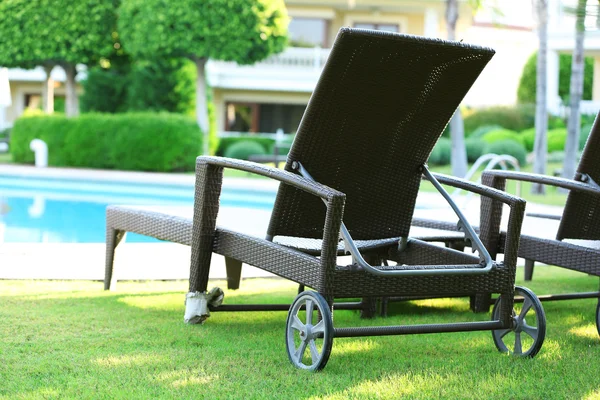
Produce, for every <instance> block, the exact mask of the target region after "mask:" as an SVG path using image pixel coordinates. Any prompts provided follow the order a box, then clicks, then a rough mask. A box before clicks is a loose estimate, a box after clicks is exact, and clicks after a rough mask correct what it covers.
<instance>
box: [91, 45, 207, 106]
mask: <svg viewBox="0 0 600 400" xmlns="http://www.w3.org/2000/svg"><path fill="white" fill-rule="evenodd" d="M115 59H117V58H116V57H115ZM117 60H118V62H115V65H111V67H110V68H107V69H104V68H100V67H94V68H91V69H90V70H89V72H88V76H87V79H86V80H85V81H84V82H83V88H84V93H83V95H82V97H81V110H82V111H83V112H91V111H94V112H109V113H118V112H127V111H167V112H175V113H181V114H187V115H193V114H194V113H195V89H194V88H195V67H194V65H193V64H192V63H191V61H188V60H185V59H166V60H153V61H145V60H136V61H131V60H130V59H129V58H128V57H124V56H121V57H119V58H118V59H117ZM190 66H191V67H190Z"/></svg>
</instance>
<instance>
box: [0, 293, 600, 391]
mask: <svg viewBox="0 0 600 400" xmlns="http://www.w3.org/2000/svg"><path fill="white" fill-rule="evenodd" d="M251 292H254V291H253V290H251ZM59 295H62V293H59ZM294 295H295V293H294V292H293V291H290V292H287V291H285V290H282V291H277V290H275V291H273V292H272V293H266V294H262V295H256V294H245V293H244V292H241V291H240V292H237V293H235V292H228V296H227V297H226V301H227V299H228V298H229V299H230V300H231V301H232V302H235V303H245V302H250V301H252V302H261V303H271V302H284V301H286V300H288V299H293V297H294ZM183 298H184V294H183V293H181V292H179V291H165V292H153V293H119V292H116V293H115V292H100V293H99V294H98V295H97V296H94V295H93V294H89V295H87V296H86V295H85V294H83V293H78V295H77V297H75V298H68V297H56V296H54V297H52V296H48V295H46V296H43V295H41V294H35V295H34V296H31V295H29V294H27V295H23V296H16V297H15V296H11V297H0V304H1V305H0V310H1V311H0V312H1V313H2V316H7V317H8V318H9V320H10V321H11V324H8V325H10V326H0V333H2V336H3V337H5V338H8V340H6V341H5V343H4V344H0V350H1V351H0V352H1V353H2V354H3V360H4V363H5V365H10V370H9V369H8V368H6V367H4V369H2V368H3V367H0V372H2V375H3V376H5V377H6V379H4V382H5V383H6V382H7V384H6V386H4V388H2V389H0V396H2V395H4V396H7V397H10V398H12V397H18V396H21V397H36V396H39V397H43V396H41V393H58V394H59V395H60V396H64V397H95V398H102V397H106V398H108V397H110V398H119V397H127V396H128V395H131V393H134V394H135V396H134V397H136V396H139V397H156V398H174V397H179V398H191V397H205V398H208V397H212V398H262V397H279V398H315V397H317V398H321V397H325V398H348V397H351V398H375V397H377V398H398V397H400V396H407V397H410V398H436V397H438V398H439V397H446V398H469V397H471V398H482V397H488V398H540V397H548V398H551V397H556V398H560V397H572V398H581V397H583V396H585V395H586V394H589V393H593V392H594V391H595V390H597V388H598V387H597V381H596V378H595V376H596V372H595V371H597V370H598V369H599V368H600V346H599V345H598V340H596V341H594V340H592V339H593V338H591V337H589V335H588V333H589V332H588V331H589V325H590V323H592V322H593V319H592V318H593V315H592V314H591V313H590V315H589V316H588V312H587V311H588V310H587V309H588V308H589V305H588V304H587V303H586V304H584V303H582V304H581V305H577V306H576V307H575V308H574V309H570V310H569V312H568V313H566V312H564V311H562V310H561V309H560V307H552V311H554V312H555V314H554V315H553V321H552V324H553V326H552V330H551V333H552V335H548V337H547V349H546V350H545V349H542V352H541V353H540V354H539V355H538V357H537V358H536V359H534V360H524V359H515V358H512V357H507V356H504V355H502V354H500V353H498V352H497V350H496V349H495V346H494V344H493V342H492V339H491V335H490V333H489V332H470V333H452V334H443V335H440V334H431V335H411V336H402V337H393V336H390V337H375V338H344V339H341V338H340V339H336V340H335V341H334V345H333V351H332V355H331V359H330V361H329V364H328V366H327V368H326V369H325V370H324V371H323V372H321V373H318V374H310V373H306V372H304V371H298V370H295V369H294V368H293V367H292V366H291V365H290V364H289V362H288V360H287V356H286V350H285V342H284V331H285V318H286V313H285V312H233V313H226V312H219V313H217V312H215V313H213V316H212V317H211V318H210V319H209V320H208V321H207V322H206V324H205V325H203V326H187V325H184V324H183V321H182V316H183V308H184V306H183ZM4 300H8V301H9V303H10V305H7V303H5V302H4ZM13 308H14V309H13ZM573 313H580V314H585V317H584V318H578V319H575V320H573ZM393 314H394V315H393V316H390V317H388V318H376V319H374V320H367V321H365V320H360V319H359V318H358V312H355V311H336V312H335V316H334V318H335V321H336V324H338V323H339V324H340V325H342V326H343V325H346V326H361V325H362V326H368V325H388V324H403V323H411V324H412V323H435V322H439V320H442V321H443V322H449V321H462V320H487V319H489V314H472V313H471V312H470V311H468V302H467V300H465V299H453V300H451V301H447V300H436V301H420V302H402V303H394V304H393ZM23 316H27V317H26V318H24V317H23ZM573 323H574V324H575V325H573ZM336 326H337V325H336ZM574 328H575V329H576V330H575V331H571V330H572V329H574ZM570 329H571V330H570ZM579 329H584V331H585V334H583V335H582V334H581V333H580V332H579V331H578V330H579ZM582 365H585V366H586V367H585V368H582Z"/></svg>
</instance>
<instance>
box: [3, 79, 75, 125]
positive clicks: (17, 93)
mask: <svg viewBox="0 0 600 400" xmlns="http://www.w3.org/2000/svg"><path fill="white" fill-rule="evenodd" d="M42 85H43V82H15V81H11V82H10V94H11V98H12V105H11V106H10V107H8V108H7V109H6V122H8V123H10V124H12V123H14V121H15V120H16V119H17V118H18V117H19V116H20V115H21V114H23V112H24V111H25V95H28V94H33V95H40V96H41V94H42ZM77 93H78V94H81V93H83V89H82V88H81V86H80V85H77ZM54 95H55V96H64V95H65V85H64V83H61V84H59V85H58V87H56V88H55V89H54Z"/></svg>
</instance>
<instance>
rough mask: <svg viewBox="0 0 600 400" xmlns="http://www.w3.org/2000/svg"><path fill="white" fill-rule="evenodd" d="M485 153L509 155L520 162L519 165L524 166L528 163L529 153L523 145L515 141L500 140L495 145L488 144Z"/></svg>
mask: <svg viewBox="0 0 600 400" xmlns="http://www.w3.org/2000/svg"><path fill="white" fill-rule="evenodd" d="M484 151H485V153H494V154H498V155H502V154H508V155H510V156H513V157H514V158H516V159H517V160H518V161H519V165H521V166H523V165H525V164H526V163H527V151H526V150H525V147H524V146H523V145H522V144H521V143H517V142H515V141H514V140H500V141H497V142H493V143H488V144H487V146H486V147H485V150H484Z"/></svg>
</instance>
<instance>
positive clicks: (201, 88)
mask: <svg viewBox="0 0 600 400" xmlns="http://www.w3.org/2000/svg"><path fill="white" fill-rule="evenodd" d="M194 61H195V62H196V71H197V73H198V76H197V78H196V121H197V122H198V126H199V127H200V130H201V131H202V154H205V155H208V154H209V146H208V139H209V137H210V135H209V130H210V125H209V122H208V107H207V104H206V71H205V67H206V61H207V60H206V58H199V59H196V60H194Z"/></svg>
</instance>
